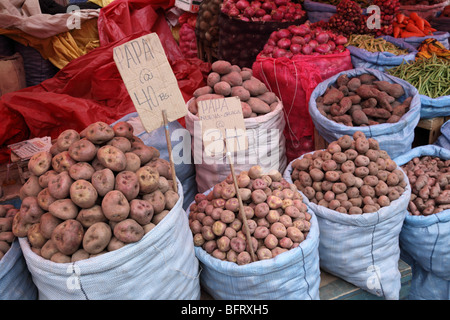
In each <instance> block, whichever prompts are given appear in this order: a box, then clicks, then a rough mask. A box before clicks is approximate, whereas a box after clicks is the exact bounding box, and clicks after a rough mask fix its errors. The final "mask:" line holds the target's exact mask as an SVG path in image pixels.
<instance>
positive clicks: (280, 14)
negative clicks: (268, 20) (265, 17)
mask: <svg viewBox="0 0 450 320" xmlns="http://www.w3.org/2000/svg"><path fill="white" fill-rule="evenodd" d="M283 17H284V13H283V12H281V11H280V10H278V9H277V10H275V11H273V13H272V20H275V21H281V20H283Z"/></svg>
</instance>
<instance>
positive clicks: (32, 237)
mask: <svg viewBox="0 0 450 320" xmlns="http://www.w3.org/2000/svg"><path fill="white" fill-rule="evenodd" d="M27 238H28V241H29V242H30V245H31V246H32V247H34V248H42V246H43V245H44V244H45V243H46V242H47V238H46V237H45V236H44V235H43V234H42V231H41V224H40V223H39V222H38V223H35V224H33V225H32V226H31V227H30V228H29V229H28V232H27Z"/></svg>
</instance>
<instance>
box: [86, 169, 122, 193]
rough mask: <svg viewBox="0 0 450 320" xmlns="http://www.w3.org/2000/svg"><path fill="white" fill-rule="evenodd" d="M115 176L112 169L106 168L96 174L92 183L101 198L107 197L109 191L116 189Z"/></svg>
mask: <svg viewBox="0 0 450 320" xmlns="http://www.w3.org/2000/svg"><path fill="white" fill-rule="evenodd" d="M115 179H116V178H115V176H114V173H113V172H112V170H111V169H109V168H105V169H101V170H99V171H96V172H94V174H93V175H92V178H91V183H92V185H93V186H94V188H95V189H96V190H97V193H98V195H99V196H100V197H103V196H105V195H106V194H107V193H108V192H109V191H111V190H113V189H114V185H115Z"/></svg>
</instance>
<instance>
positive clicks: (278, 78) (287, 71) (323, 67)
mask: <svg viewBox="0 0 450 320" xmlns="http://www.w3.org/2000/svg"><path fill="white" fill-rule="evenodd" d="M351 68H352V63H351V58H350V52H349V51H347V50H346V51H344V52H343V53H338V54H329V55H323V56H306V55H302V56H300V55H298V56H295V57H294V58H292V59H287V58H284V57H282V58H264V57H261V55H258V56H257V58H256V61H255V62H254V63H253V66H252V70H253V75H254V77H256V78H258V79H259V80H261V81H262V82H264V83H265V85H266V86H267V88H268V89H269V91H272V92H274V93H275V94H276V95H277V97H279V98H280V100H281V101H282V102H283V108H284V115H285V118H286V127H285V129H284V136H285V137H286V156H287V159H288V162H289V161H291V160H292V159H295V158H297V157H299V156H300V155H301V154H303V153H306V152H309V151H311V150H313V144H312V136H313V134H314V125H313V122H312V120H311V116H310V114H309V111H308V103H309V99H310V97H311V94H312V92H313V90H314V88H315V87H316V86H317V85H318V84H319V83H320V82H321V81H323V80H324V79H327V78H329V77H331V76H332V75H334V74H336V73H338V72H340V71H344V70H348V69H351Z"/></svg>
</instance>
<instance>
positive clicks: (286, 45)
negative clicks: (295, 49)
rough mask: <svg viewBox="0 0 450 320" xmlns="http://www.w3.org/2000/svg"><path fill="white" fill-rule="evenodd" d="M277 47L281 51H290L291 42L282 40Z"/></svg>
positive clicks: (285, 39) (286, 39)
mask: <svg viewBox="0 0 450 320" xmlns="http://www.w3.org/2000/svg"><path fill="white" fill-rule="evenodd" d="M277 46H278V48H281V49H289V47H290V46H291V40H289V39H288V38H282V39H280V40H278V42H277Z"/></svg>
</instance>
